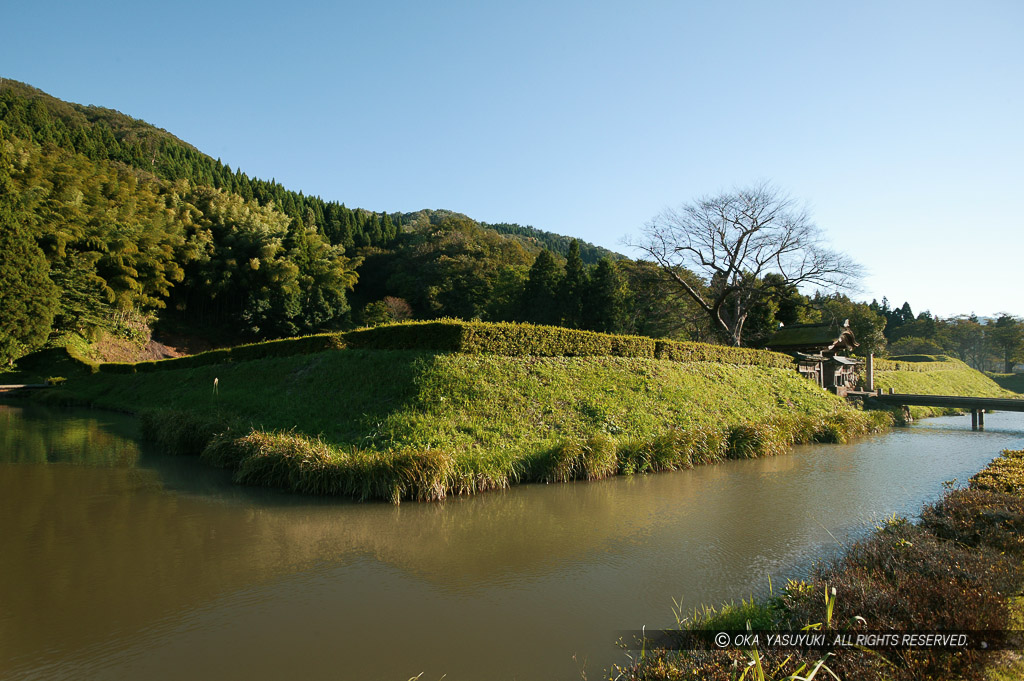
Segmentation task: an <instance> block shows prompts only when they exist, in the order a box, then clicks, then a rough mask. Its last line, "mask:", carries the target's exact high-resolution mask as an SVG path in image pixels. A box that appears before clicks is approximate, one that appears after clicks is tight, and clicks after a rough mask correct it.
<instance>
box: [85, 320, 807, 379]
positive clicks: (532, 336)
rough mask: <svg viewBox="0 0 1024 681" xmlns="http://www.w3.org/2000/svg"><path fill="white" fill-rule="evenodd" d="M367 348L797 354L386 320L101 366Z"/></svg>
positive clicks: (152, 367)
mask: <svg viewBox="0 0 1024 681" xmlns="http://www.w3.org/2000/svg"><path fill="white" fill-rule="evenodd" d="M346 347H349V348H358V349H367V350H421V351H424V352H457V353H463V354H469V355H479V354H493V355H505V356H512V357H520V356H527V355H529V356H539V357H602V356H603V357H607V356H613V357H639V358H649V359H653V358H657V359H667V360H672V361H675V362H717V363H720V364H738V365H756V366H769V367H780V368H787V369H788V368H791V367H792V366H793V358H792V357H790V356H789V355H786V354H782V353H780V352H769V351H767V350H754V349H752V348H736V347H731V346H725V345H710V344H708V343H692V342H688V341H671V340H655V339H653V338H647V337H646V336H621V335H612V334H607V333H597V332H594V331H582V330H580V329H566V328H563V327H560V326H538V325H534V324H514V323H509V322H499V323H490V322H464V321H461V320H449V319H445V320H441V321H427V322H404V323H401V324H386V325H383V326H375V327H372V328H367V329H358V330H356V331H349V332H348V333H327V334H319V335H316V336H305V337H301V338H285V339H282V340H275V341H268V342H266V343H253V344H251V345H240V346H237V347H234V348H225V349H223V350H211V351H209V352H203V353H200V354H198V355H191V356H189V357H181V358H178V359H165V360H159V361H155V362H137V363H134V364H126V363H120V362H110V363H107V364H102V365H100V371H103V372H106V373H114V374H131V373H137V372H143V371H158V370H162V369H183V368H190V367H197V366H205V365H209V364H221V363H224V362H232V361H248V360H253V359H264V358H267V357H286V356H290V355H304V354H311V353H314V352H323V351H326V350H340V349H343V348H346Z"/></svg>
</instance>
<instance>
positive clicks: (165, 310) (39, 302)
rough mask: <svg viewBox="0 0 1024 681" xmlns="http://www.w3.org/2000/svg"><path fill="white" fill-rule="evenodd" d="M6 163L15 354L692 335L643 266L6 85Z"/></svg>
mask: <svg viewBox="0 0 1024 681" xmlns="http://www.w3.org/2000/svg"><path fill="white" fill-rule="evenodd" d="M0 154H2V161H0V180H2V182H3V185H2V186H3V194H4V195H3V199H2V200H3V206H4V209H3V213H2V215H3V221H4V229H5V239H14V238H15V236H16V235H15V231H17V233H18V234H19V235H20V236H19V237H17V238H19V239H20V241H19V243H20V244H21V246H19V249H14V250H12V251H11V254H12V255H11V257H9V258H7V263H6V270H10V271H6V270H5V274H4V276H5V277H7V279H6V280H5V283H6V289H7V295H6V296H5V299H4V301H3V304H4V306H5V314H6V317H7V320H6V324H7V325H8V326H9V327H10V328H9V329H8V330H6V331H4V333H7V335H8V336H10V337H11V338H12V339H13V338H14V337H15V336H16V337H17V339H18V340H17V341H16V342H15V341H14V340H11V342H10V343H8V345H9V349H8V350H6V351H4V352H3V359H6V360H10V359H11V358H12V357H16V356H18V355H20V354H24V352H26V351H29V350H31V349H32V348H35V347H38V346H39V345H40V343H41V342H42V341H40V334H41V337H42V339H43V340H46V338H47V337H49V339H50V340H49V342H50V343H51V344H54V343H61V342H63V340H62V339H66V337H68V336H69V335H85V336H89V335H90V334H91V335H93V336H95V335H96V334H97V333H99V334H107V335H115V336H122V337H125V338H135V339H138V338H140V337H144V336H148V329H149V328H150V327H153V326H155V327H156V328H157V329H163V330H173V331H174V332H176V333H184V334H188V335H190V336H201V337H205V338H206V339H208V340H209V341H211V342H213V343H214V344H226V343H231V342H238V341H243V340H255V339H266V338H273V337H280V336H287V335H295V334H301V333H309V332H311V331H315V330H323V329H335V328H346V327H350V326H353V325H358V324H364V323H371V324H372V323H378V322H382V321H388V320H392V319H404V318H428V319H429V318H435V317H441V316H453V317H462V318H466V319H472V318H481V319H486V320H524V321H548V322H554V323H565V324H567V325H572V326H584V327H586V328H594V329H598V330H608V331H633V332H640V333H654V334H656V335H676V336H679V335H685V333H684V330H683V327H684V326H685V324H686V323H687V322H686V321H685V315H681V314H679V312H680V308H679V306H678V305H674V304H672V303H671V302H668V303H667V302H666V301H664V300H662V299H661V298H662V296H658V295H657V294H656V292H654V291H652V290H651V289H650V288H649V287H648V286H647V283H646V282H647V280H650V279H652V278H653V273H652V272H651V271H650V268H649V267H647V266H645V265H643V264H639V263H632V262H630V261H627V260H623V259H622V257H621V256H619V255H617V254H614V253H611V252H610V251H606V250H604V249H600V248H598V247H596V246H592V245H590V244H586V243H581V242H577V241H575V240H572V239H570V238H568V237H562V236H560V235H557V234H553V233H550V232H544V231H542V230H537V229H534V228H532V227H521V226H519V225H512V224H502V225H496V226H490V225H485V224H482V223H478V222H475V221H473V220H471V219H470V218H468V217H466V216H464V215H461V214H459V213H454V212H451V211H420V212H419V213H407V214H401V213H389V212H386V211H382V212H374V211H368V210H362V209H350V208H348V207H346V206H345V205H344V204H342V203H338V202H333V201H324V200H323V199H321V198H319V197H313V196H305V195H304V194H303V193H302V192H295V191H290V190H287V189H285V188H284V187H283V186H282V185H281V184H279V183H277V182H275V181H273V180H270V181H266V180H260V179H257V178H251V177H249V176H248V175H247V174H245V173H244V172H242V171H241V170H239V169H234V170H233V169H232V168H231V167H230V166H229V165H227V164H224V163H222V162H221V161H220V160H215V159H212V158H210V157H209V156H207V155H205V154H203V153H202V152H201V151H199V150H197V149H196V148H194V147H193V146H191V145H189V144H187V143H185V142H183V141H181V140H179V139H177V138H176V137H174V136H173V135H171V134H170V133H168V132H166V131H164V130H160V129H158V128H155V127H153V126H151V125H149V124H147V123H145V122H143V121H140V120H137V119H133V118H131V117H129V116H126V115H124V114H121V113H119V112H117V111H113V110H110V109H105V108H100V107H92V106H82V105H78V104H72V103H68V102H63V101H61V100H58V99H56V98H54V97H51V96H49V95H47V94H46V93H43V92H41V91H40V90H37V89H35V88H32V87H30V86H28V85H24V84H21V83H17V82H15V81H11V80H8V79H3V80H0ZM343 189H344V188H339V191H343ZM15 227H17V230H15ZM26 239H27V240H26ZM32 241H34V242H35V243H34V244H32V243H31V242H32ZM12 249H13V246H12ZM540 253H546V255H545V257H544V258H541V259H540V263H539V265H538V263H537V260H538V254H540ZM15 254H17V255H15ZM602 259H607V262H601V261H602ZM15 260H17V263H15ZM613 260H614V261H616V262H613ZM599 263H600V264H599ZM616 263H617V264H616ZM531 268H532V269H531ZM19 272H20V273H22V274H19ZM28 272H30V273H31V275H30V276H29V275H28V274H25V273H28ZM592 274H593V276H594V277H595V279H594V281H593V282H591V281H590V276H591V275H592ZM51 283H52V287H51ZM592 284H593V285H592ZM50 290H54V291H56V295H49V294H46V295H43V294H44V293H46V292H48V291H50ZM18 291H20V292H21V293H20V294H19V295H21V296H22V297H23V298H24V297H28V298H32V300H30V301H26V300H20V299H19V300H17V301H16V300H14V296H15V293H16V292H18ZM584 297H586V300H584ZM8 308H9V310H10V312H7V309H8ZM29 308H31V309H32V310H34V311H33V312H32V313H31V315H29V313H28V312H27V310H28V309H29ZM563 308H564V309H563ZM584 308H586V309H588V310H589V312H588V313H587V315H586V316H585V317H584V315H583V312H582V310H583V309H584ZM597 308H600V309H597ZM15 310H22V312H14V311H15ZM29 316H31V317H33V318H34V319H36V320H37V321H35V322H33V323H32V324H29V323H28V322H27V321H26V322H24V323H22V322H17V323H15V317H18V318H19V319H21V318H22V317H25V318H26V319H27V318H28V317H29ZM28 326H33V329H34V330H33V331H32V332H29V330H28V328H27V327H28ZM5 328H6V327H5ZM40 329H42V331H40ZM15 348H17V349H15Z"/></svg>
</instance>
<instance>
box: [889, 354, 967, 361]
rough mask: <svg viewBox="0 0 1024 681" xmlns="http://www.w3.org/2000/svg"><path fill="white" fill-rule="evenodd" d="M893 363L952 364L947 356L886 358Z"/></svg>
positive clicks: (899, 356) (893, 356) (896, 356)
mask: <svg viewBox="0 0 1024 681" xmlns="http://www.w3.org/2000/svg"><path fill="white" fill-rule="evenodd" d="M886 359H888V360H892V361H894V362H953V361H955V360H953V359H952V358H951V357H949V356H948V355H891V356H889V357H886Z"/></svg>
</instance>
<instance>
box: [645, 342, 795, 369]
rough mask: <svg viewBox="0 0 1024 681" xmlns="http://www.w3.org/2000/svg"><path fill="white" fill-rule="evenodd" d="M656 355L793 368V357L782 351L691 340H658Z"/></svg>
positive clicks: (665, 357) (660, 357) (659, 356)
mask: <svg viewBox="0 0 1024 681" xmlns="http://www.w3.org/2000/svg"><path fill="white" fill-rule="evenodd" d="M654 356H655V357H657V358H658V359H670V360H672V361H674V362H719V363H722V364H748V365H756V366H769V367H779V368H783V369H791V368H792V367H793V358H792V357H791V356H790V355H787V354H784V353H781V352H771V351H770V350H755V349H753V348H737V347H733V346H730V345H710V344H708V343H693V342H690V341H671V340H660V341H657V343H656V346H655V351H654Z"/></svg>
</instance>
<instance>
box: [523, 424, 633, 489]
mask: <svg viewBox="0 0 1024 681" xmlns="http://www.w3.org/2000/svg"><path fill="white" fill-rule="evenodd" d="M615 454H616V446H615V441H614V440H612V439H611V438H610V437H608V436H606V435H601V434H597V435H592V436H590V437H589V438H587V439H586V440H583V441H579V440H568V441H566V442H564V443H562V444H561V445H559V446H558V447H555V448H554V449H553V450H551V452H550V453H549V454H548V459H547V462H546V470H545V471H544V472H543V473H542V474H541V476H540V479H542V480H544V481H545V482H568V481H570V480H599V479H601V478H606V477H608V476H609V475H614V474H615V472H616V471H617V470H618V460H617V459H616V456H615Z"/></svg>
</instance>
